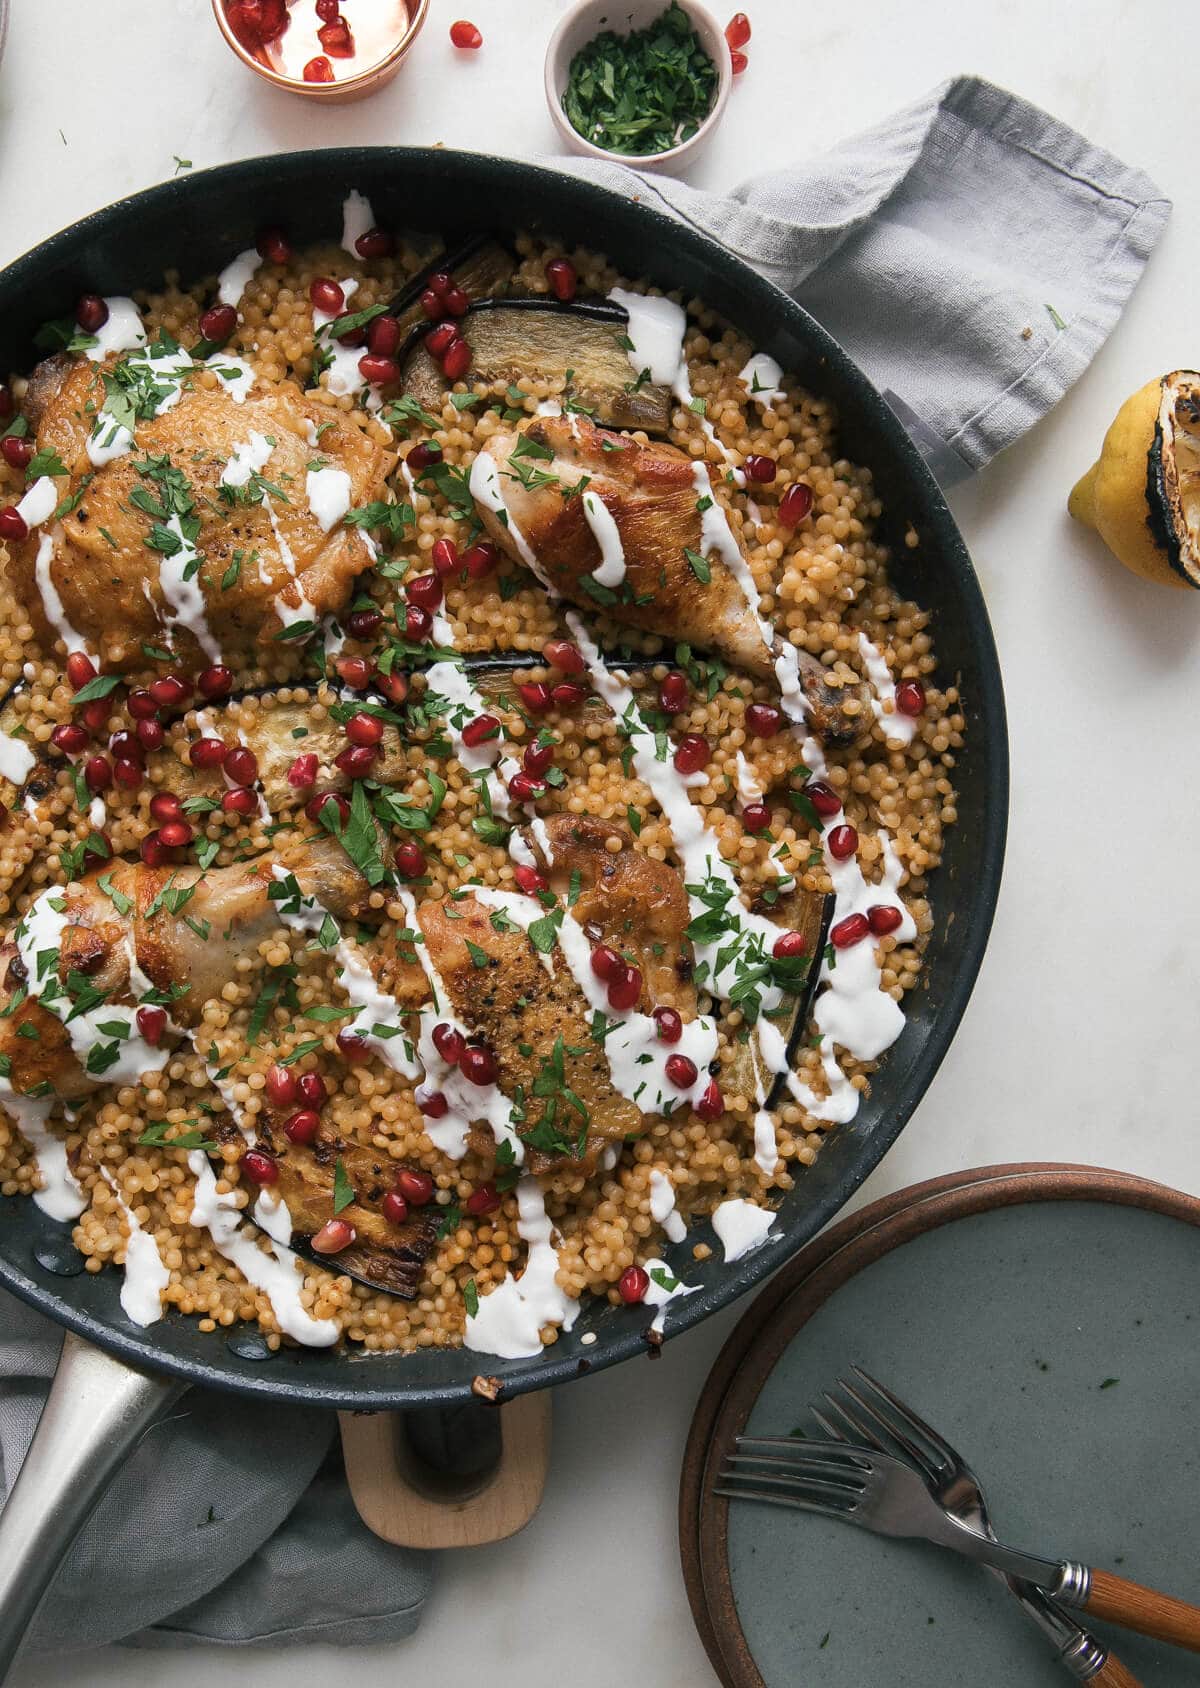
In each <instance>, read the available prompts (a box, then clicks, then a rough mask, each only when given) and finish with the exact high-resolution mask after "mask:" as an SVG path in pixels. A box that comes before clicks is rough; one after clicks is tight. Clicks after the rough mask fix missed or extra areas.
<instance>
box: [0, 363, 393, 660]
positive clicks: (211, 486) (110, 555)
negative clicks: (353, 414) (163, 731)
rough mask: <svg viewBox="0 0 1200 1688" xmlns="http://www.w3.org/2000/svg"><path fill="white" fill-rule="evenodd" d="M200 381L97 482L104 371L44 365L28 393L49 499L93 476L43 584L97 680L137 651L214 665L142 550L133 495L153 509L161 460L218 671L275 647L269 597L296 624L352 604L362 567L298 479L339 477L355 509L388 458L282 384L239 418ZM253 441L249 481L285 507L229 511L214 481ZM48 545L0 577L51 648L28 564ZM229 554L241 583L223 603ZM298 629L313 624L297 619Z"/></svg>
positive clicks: (261, 391)
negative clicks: (188, 502) (147, 646)
mask: <svg viewBox="0 0 1200 1688" xmlns="http://www.w3.org/2000/svg"><path fill="white" fill-rule="evenodd" d="M208 379H213V378H212V377H211V376H207V375H202V376H200V377H198V379H197V382H196V384H195V385H194V387H192V388H190V389H185V391H184V393H183V396H182V398H181V399H180V401H179V403H178V404H177V405H176V406H175V407H174V408H173V409H171V410H168V411H166V412H165V413H164V414H163V415H162V416H158V417H154V418H152V419H151V420H149V421H142V422H139V423H138V425H137V429H136V433H135V442H136V443H135V445H134V447H133V449H132V450H131V451H130V452H127V453H126V454H125V455H124V456H121V457H117V458H115V459H114V460H112V461H111V462H109V463H107V464H105V465H103V466H102V467H100V468H98V469H95V470H94V471H93V469H92V465H91V463H90V462H89V460H88V455H87V439H88V435H89V434H90V432H91V430H92V426H93V421H94V417H95V412H96V410H97V409H98V408H99V407H101V406H102V405H103V402H104V396H105V395H104V387H103V384H102V380H101V371H100V367H98V366H97V365H95V364H92V363H89V362H88V361H87V360H86V359H79V360H72V359H67V358H53V359H49V360H47V362H46V363H44V364H41V365H39V366H38V369H37V370H36V371H35V372H34V376H33V378H32V381H31V383H30V396H29V397H27V400H26V410H27V412H28V413H29V415H30V417H31V419H32V420H33V422H34V424H35V426H36V429H37V445H38V447H39V449H51V450H53V451H55V452H57V453H58V456H59V457H60V459H61V460H62V462H63V464H64V465H65V466H66V468H67V470H68V471H69V480H60V481H59V483H58V485H59V490H60V493H61V495H62V496H63V497H64V498H65V497H66V496H67V494H68V493H72V494H73V493H76V492H78V491H79V490H80V485H81V481H82V478H83V477H84V476H85V475H87V474H89V473H91V474H92V475H93V478H92V479H91V481H90V482H89V483H88V485H87V487H86V489H85V490H84V492H83V497H82V498H81V500H80V502H79V504H78V505H77V506H76V508H75V509H74V510H72V511H70V512H69V513H68V514H66V515H65V516H64V517H63V519H62V522H61V524H60V526H59V531H57V532H56V533H55V555H54V561H53V563H52V564H51V576H52V580H53V584H54V587H55V589H56V591H57V592H58V595H59V597H60V598H61V600H62V605H63V614H64V615H65V618H66V620H67V622H68V623H69V624H70V625H71V626H72V627H73V628H75V629H76V631H77V632H78V633H79V634H80V635H81V637H82V638H83V639H84V640H85V641H86V643H87V645H88V648H89V649H90V650H91V651H92V652H93V653H98V654H99V655H100V657H101V659H102V662H103V664H104V666H105V667H106V668H107V669H109V670H120V669H131V668H138V667H141V666H144V665H145V658H144V656H143V653H142V651H141V645H142V644H143V643H144V642H146V643H155V644H159V645H162V644H164V643H166V644H167V645H169V646H170V647H171V648H172V649H173V650H174V651H175V653H176V655H177V657H178V659H179V660H180V661H182V662H184V663H186V664H187V665H189V666H191V667H193V668H196V667H204V666H207V664H208V663H209V662H210V661H211V660H212V658H211V656H206V655H205V653H204V651H203V650H202V648H201V646H200V644H199V643H198V642H197V640H196V638H195V637H194V635H193V633H192V632H191V631H190V630H188V629H186V628H184V627H182V626H181V625H180V624H179V623H178V622H172V621H171V620H170V617H171V615H172V613H173V612H172V610H171V606H170V604H169V603H168V602H167V601H166V599H165V598H164V595H163V591H162V587H161V585H160V576H159V570H160V564H161V561H162V558H161V557H160V555H159V553H158V552H157V551H155V550H152V549H151V548H150V547H149V546H148V545H147V544H146V540H147V538H148V537H149V535H150V532H151V528H152V525H153V522H154V518H153V516H151V515H150V514H148V513H147V512H146V511H144V510H142V509H139V508H138V507H137V506H136V505H134V504H131V502H130V494H131V493H132V492H134V491H135V489H138V488H140V489H141V490H142V492H143V493H145V494H149V495H150V496H151V497H152V498H158V497H159V488H158V486H157V485H156V483H155V482H154V481H153V480H152V479H148V478H146V477H145V476H144V475H143V474H141V473H139V469H138V465H142V466H143V467H144V466H145V465H146V463H147V461H148V460H149V459H150V458H161V457H162V456H163V455H164V454H165V455H166V456H167V457H169V459H170V462H171V464H172V465H173V466H174V467H175V468H176V469H178V470H179V471H180V472H181V473H182V474H183V476H184V477H185V478H186V481H187V483H188V486H189V488H190V496H191V498H192V500H193V502H194V509H195V514H196V515H198V516H199V518H200V533H199V537H198V538H197V540H196V546H197V548H198V550H199V551H200V552H201V553H202V554H203V556H204V559H205V560H204V562H203V563H202V565H201V567H200V571H199V574H198V575H197V577H196V578H197V583H198V584H199V586H200V587H201V588H202V590H203V594H204V599H205V619H206V621H207V623H208V628H209V631H210V633H211V635H212V638H213V639H214V640H215V641H216V643H217V644H218V645H219V646H220V649H221V654H222V657H223V658H224V660H226V661H227V662H237V661H241V662H242V663H248V662H252V661H253V660H254V657H255V648H256V646H261V645H269V644H271V642H272V641H273V638H274V635H275V634H277V633H278V632H279V631H280V628H281V625H282V622H281V619H280V617H279V615H278V614H277V611H276V605H275V600H276V598H278V597H282V600H283V602H284V603H285V604H286V605H287V606H288V608H290V609H291V610H293V611H296V610H299V609H300V607H301V594H303V598H304V599H305V600H306V601H307V602H308V603H309V604H311V605H312V609H313V611H314V612H315V617H316V618H319V617H320V616H322V615H325V614H330V613H335V612H336V611H338V610H339V609H341V608H342V607H343V606H344V605H345V604H346V602H347V601H348V599H349V597H350V594H351V592H352V589H353V585H354V580H355V578H356V576H357V575H359V574H360V573H361V572H362V571H363V570H364V569H365V568H367V567H369V565H370V563H371V560H372V559H371V552H370V549H369V547H368V545H367V542H366V540H365V539H364V537H363V535H362V533H361V532H360V531H359V530H358V529H357V528H348V527H345V526H344V525H342V524H341V523H337V524H335V525H334V526H333V528H332V529H331V531H330V532H329V533H325V532H323V531H322V528H321V525H320V523H319V521H318V520H317V518H316V516H315V515H314V514H313V513H312V511H311V510H310V508H309V505H308V500H307V497H306V496H305V478H306V472H307V471H306V465H307V464H308V463H309V462H311V461H313V459H314V458H319V459H320V460H321V462H322V463H323V464H324V465H325V466H327V467H329V468H331V469H341V470H344V471H345V472H346V473H347V474H348V475H349V477H350V485H351V494H350V504H351V507H354V506H358V505H362V504H366V503H370V502H371V501H372V500H375V499H378V498H382V497H383V494H384V481H385V477H386V475H387V474H388V472H389V470H390V469H391V467H392V464H393V462H394V458H393V457H392V456H391V455H390V454H389V453H387V452H384V451H382V450H381V449H380V448H379V447H378V446H377V445H375V444H374V443H373V442H372V441H371V440H369V439H368V438H367V436H366V435H365V434H364V433H363V432H362V430H361V429H360V428H359V427H357V426H356V425H355V424H354V423H353V422H352V421H350V420H348V419H347V418H346V417H344V416H343V415H342V413H341V412H339V411H334V410H330V409H329V408H328V407H326V406H322V405H317V404H315V403H314V402H313V401H312V400H311V399H310V398H307V397H306V396H305V395H304V394H303V393H302V392H301V391H300V389H299V387H297V386H295V385H294V384H293V383H291V382H282V383H280V384H279V385H278V386H271V387H266V386H259V387H257V388H256V389H255V390H253V391H252V392H251V394H250V396H249V397H248V398H247V399H246V400H245V402H244V403H242V404H236V403H234V402H233V400H232V399H231V398H230V397H229V395H228V394H227V393H226V392H225V391H224V390H223V389H222V388H220V387H219V386H213V387H212V388H209V387H207V386H204V385H201V384H200V383H201V382H202V381H204V380H208ZM329 423H332V426H328V424H329ZM321 424H325V425H326V426H324V427H323V431H322V433H321V435H320V443H319V446H316V447H314V446H313V445H311V444H310V443H309V434H308V431H307V429H308V428H313V427H316V426H317V425H321ZM306 425H307V428H306ZM252 432H256V433H259V434H262V435H263V436H265V437H266V438H267V439H268V440H274V441H275V445H274V448H273V449H272V451H271V455H270V457H269V458H268V459H267V460H266V462H265V463H264V464H263V466H262V469H261V471H260V473H261V475H262V477H263V479H264V480H265V481H267V482H269V483H270V485H271V486H273V487H275V488H277V489H278V491H279V493H282V494H283V497H280V496H278V495H273V494H272V493H270V492H266V493H265V494H264V496H263V499H262V501H261V502H257V503H243V502H237V503H230V502H229V500H228V496H227V497H226V498H222V496H221V490H220V478H221V474H222V472H223V470H224V469H225V467H226V465H227V463H228V462H229V461H230V459H231V458H233V457H234V455H235V452H236V450H237V448H238V447H239V446H245V445H246V443H247V442H248V441H249V439H250V435H251V433H252ZM285 500H286V501H285ZM272 515H273V516H274V525H273V524H272V520H271V518H272ZM48 531H50V532H54V530H52V529H47V528H44V527H43V528H38V529H35V530H34V531H33V532H32V533H31V534H30V536H29V537H28V538H27V539H26V540H24V541H22V542H21V543H20V544H18V545H15V546H13V547H12V554H11V561H10V564H9V571H10V576H11V578H12V581H13V584H14V586H15V589H16V591H17V592H18V594H19V596H20V598H21V601H22V602H23V603H24V604H25V606H26V607H27V608H28V610H29V612H30V614H31V616H32V618H33V622H34V626H35V627H36V629H37V632H38V636H39V638H40V639H41V640H42V642H43V644H44V645H45V646H46V648H47V649H49V648H50V647H51V646H52V645H53V642H54V639H55V633H54V630H53V628H52V627H51V626H50V625H49V622H48V621H47V619H46V615H45V611H44V608H43V602H42V595H41V592H40V591H39V589H38V585H37V580H36V576H35V561H36V557H37V551H38V547H39V545H40V544H41V541H42V537H43V535H44V534H45V533H46V532H48ZM106 536H107V537H106ZM285 548H286V549H285ZM238 551H240V552H241V553H242V560H241V565H240V570H239V571H238V572H237V574H236V578H235V579H233V580H231V581H230V583H229V584H228V585H227V586H225V588H224V589H222V584H221V583H222V580H223V579H225V578H226V577H227V574H228V571H229V570H230V568H231V566H232V565H233V563H234V560H235V559H234V553H235V552H238ZM288 551H290V553H291V556H292V559H293V560H292V563H291V565H290V566H289V564H288V562H287V552H288ZM255 553H257V557H256V558H254V554H255ZM252 559H253V560H252ZM304 619H311V618H310V617H309V616H308V613H307V612H305V615H304ZM275 648H276V650H278V649H279V648H280V647H279V646H276V647H275Z"/></svg>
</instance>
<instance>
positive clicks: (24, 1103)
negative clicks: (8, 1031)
mask: <svg viewBox="0 0 1200 1688" xmlns="http://www.w3.org/2000/svg"><path fill="white" fill-rule="evenodd" d="M0 1102H2V1104H3V1107H4V1111H5V1113H8V1114H11V1115H12V1117H13V1119H15V1120H16V1122H17V1125H18V1126H19V1127H20V1131H21V1135H22V1137H24V1139H25V1141H26V1142H27V1143H28V1144H29V1147H30V1148H31V1149H32V1150H33V1158H34V1160H35V1162H36V1164H37V1169H38V1171H39V1172H40V1173H41V1176H42V1188H41V1189H40V1190H35V1191H34V1192H33V1202H34V1206H35V1207H39V1208H41V1210H42V1212H43V1213H44V1214H45V1215H46V1217H47V1218H48V1219H57V1220H58V1221H60V1223H65V1222H66V1221H67V1220H69V1219H78V1218H79V1215H80V1214H81V1213H82V1212H83V1210H84V1208H85V1207H86V1206H87V1197H86V1196H85V1195H84V1193H83V1188H82V1186H81V1184H80V1182H79V1180H78V1179H77V1178H76V1176H75V1174H74V1173H73V1172H72V1171H71V1168H70V1165H69V1164H68V1162H67V1145H66V1144H65V1143H64V1142H63V1140H62V1138H61V1137H58V1136H56V1135H55V1133H54V1132H53V1131H51V1130H49V1128H48V1126H47V1123H46V1122H47V1121H48V1120H49V1118H50V1111H51V1109H52V1108H53V1106H54V1098H53V1097H52V1096H22V1095H20V1094H19V1093H18V1092H17V1091H15V1090H14V1089H13V1087H12V1084H11V1082H10V1081H9V1080H8V1079H7V1078H0Z"/></svg>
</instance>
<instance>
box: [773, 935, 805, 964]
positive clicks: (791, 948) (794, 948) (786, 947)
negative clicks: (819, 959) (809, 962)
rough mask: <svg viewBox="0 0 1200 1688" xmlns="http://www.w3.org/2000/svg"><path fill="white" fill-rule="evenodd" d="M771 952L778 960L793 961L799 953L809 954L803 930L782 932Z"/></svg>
mask: <svg viewBox="0 0 1200 1688" xmlns="http://www.w3.org/2000/svg"><path fill="white" fill-rule="evenodd" d="M771 954H772V955H773V956H774V957H775V959H776V960H777V961H792V960H794V959H795V957H796V956H798V955H807V954H808V943H807V941H806V940H805V937H804V934H803V932H781V933H780V934H779V936H778V937H777V938H776V940H775V942H774V944H773V945H772V946H771Z"/></svg>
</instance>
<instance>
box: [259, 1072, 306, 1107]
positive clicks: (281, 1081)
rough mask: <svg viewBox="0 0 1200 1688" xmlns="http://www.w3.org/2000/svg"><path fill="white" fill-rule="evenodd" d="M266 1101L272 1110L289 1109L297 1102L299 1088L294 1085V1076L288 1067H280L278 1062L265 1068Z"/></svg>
mask: <svg viewBox="0 0 1200 1688" xmlns="http://www.w3.org/2000/svg"><path fill="white" fill-rule="evenodd" d="M266 1092H267V1101H268V1102H270V1104H271V1106H272V1107H273V1108H290V1107H291V1106H292V1104H293V1103H294V1102H296V1101H298V1100H299V1097H300V1086H299V1085H298V1084H297V1083H296V1075H295V1073H294V1072H292V1070H291V1068H290V1067H281V1066H280V1065H279V1064H278V1062H276V1064H275V1065H274V1066H273V1067H268V1068H267V1078H266Z"/></svg>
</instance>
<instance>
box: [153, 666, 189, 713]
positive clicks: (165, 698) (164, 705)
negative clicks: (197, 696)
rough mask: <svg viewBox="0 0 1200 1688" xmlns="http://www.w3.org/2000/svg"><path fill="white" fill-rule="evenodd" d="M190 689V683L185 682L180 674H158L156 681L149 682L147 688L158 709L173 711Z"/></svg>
mask: <svg viewBox="0 0 1200 1688" xmlns="http://www.w3.org/2000/svg"><path fill="white" fill-rule="evenodd" d="M191 689H192V683H191V681H190V680H185V679H184V678H183V676H182V675H181V674H160V675H159V677H158V679H157V680H151V682H150V685H149V687H148V688H147V690H148V691H149V693H150V696H151V697H152V698H153V699H154V701H155V703H156V704H158V706H159V708H160V709H174V708H175V706H176V705H177V704H180V703H182V702H183V700H184V698H185V697H186V696H187V695H188V693H189V692H190V691H191Z"/></svg>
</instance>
